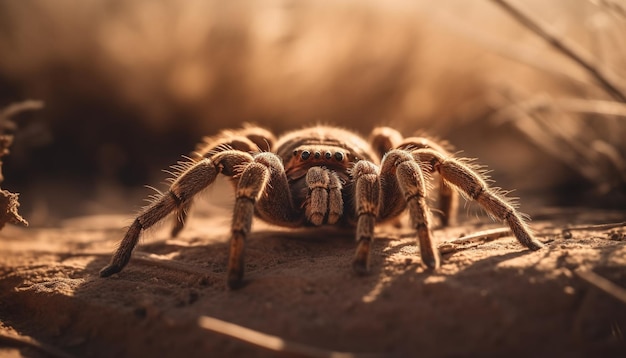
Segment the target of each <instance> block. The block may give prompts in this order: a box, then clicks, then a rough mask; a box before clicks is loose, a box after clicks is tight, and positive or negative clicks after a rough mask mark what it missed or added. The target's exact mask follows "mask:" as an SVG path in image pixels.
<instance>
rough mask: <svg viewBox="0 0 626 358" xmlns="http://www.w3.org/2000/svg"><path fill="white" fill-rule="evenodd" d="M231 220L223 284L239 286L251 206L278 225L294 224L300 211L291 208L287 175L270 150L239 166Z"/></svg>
mask: <svg viewBox="0 0 626 358" xmlns="http://www.w3.org/2000/svg"><path fill="white" fill-rule="evenodd" d="M235 198H236V199H235V208H234V211H233V220H232V223H231V240H230V254H229V259H228V278H227V284H228V286H229V287H230V288H231V289H236V288H238V287H240V286H241V283H242V279H243V274H244V248H245V241H246V239H247V237H248V234H249V233H250V229H251V226H252V219H253V217H254V214H255V209H256V212H257V213H258V215H259V216H260V217H261V218H262V219H265V220H266V221H268V222H270V223H274V224H278V225H282V226H296V225H298V224H299V223H300V222H301V220H302V219H301V214H300V212H299V211H297V210H294V209H295V208H294V205H293V201H292V198H291V192H290V190H289V185H288V183H287V176H286V174H285V169H284V167H283V165H282V162H281V160H280V158H279V157H278V156H276V155H275V154H272V153H260V154H257V155H255V156H254V161H253V162H251V163H249V164H247V165H246V166H245V168H244V169H243V171H242V173H241V176H240V177H239V182H238V184H237V189H236V191H235Z"/></svg>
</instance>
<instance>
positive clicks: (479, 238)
mask: <svg viewBox="0 0 626 358" xmlns="http://www.w3.org/2000/svg"><path fill="white" fill-rule="evenodd" d="M512 234H513V232H512V231H511V229H509V228H497V229H491V230H484V231H479V232H476V233H474V234H471V235H467V236H463V237H461V238H458V239H455V240H450V241H445V242H442V243H441V244H440V245H439V251H440V252H441V253H442V254H448V253H451V252H455V251H458V250H460V249H461V248H462V247H461V245H467V244H478V243H485V242H489V241H493V240H496V239H499V238H502V237H507V236H511V235H512Z"/></svg>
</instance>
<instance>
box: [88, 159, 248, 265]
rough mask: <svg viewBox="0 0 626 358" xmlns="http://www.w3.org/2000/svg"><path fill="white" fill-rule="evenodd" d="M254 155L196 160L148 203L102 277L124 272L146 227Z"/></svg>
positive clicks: (186, 203) (184, 205) (184, 203)
mask: <svg viewBox="0 0 626 358" xmlns="http://www.w3.org/2000/svg"><path fill="white" fill-rule="evenodd" d="M251 161H252V156H251V155H250V154H247V153H242V152H238V151H225V152H221V153H219V154H218V155H216V156H214V157H213V158H212V159H211V160H209V159H202V160H200V161H198V162H196V163H194V164H193V165H192V166H191V167H189V168H188V169H187V170H185V171H184V172H183V173H182V174H181V175H180V176H179V177H178V179H176V180H175V181H174V182H173V183H172V185H171V186H170V189H169V190H168V191H167V192H166V193H165V194H163V195H161V197H160V198H158V199H157V200H156V201H154V202H153V203H152V204H151V205H149V206H148V207H146V208H145V209H144V210H143V211H142V212H141V213H140V214H139V216H137V218H136V219H135V221H133V223H132V224H131V225H130V228H129V229H128V231H127V232H126V235H125V236H124V239H122V241H121V242H120V244H119V247H118V249H117V251H115V254H113V257H112V258H111V262H110V263H109V265H107V266H106V267H104V268H103V269H102V270H101V271H100V276H101V277H107V276H111V275H113V274H114V273H117V272H120V271H121V270H122V269H123V268H124V266H126V264H128V261H129V260H130V257H131V253H132V251H133V249H134V248H135V246H136V245H137V241H138V240H139V235H140V234H141V232H142V231H143V230H145V229H148V228H149V227H151V226H152V225H154V224H156V223H157V222H159V221H161V220H162V219H163V218H165V217H166V216H167V215H169V214H170V213H171V212H173V211H175V210H180V209H181V208H183V207H186V206H188V205H189V202H190V201H191V200H192V198H193V196H194V195H196V194H197V193H198V192H200V191H201V190H203V189H204V188H206V187H207V186H209V185H211V184H212V183H213V182H214V181H215V178H216V177H217V174H219V173H222V174H225V175H229V176H232V175H234V174H235V172H236V170H237V168H239V167H240V166H241V165H242V164H244V163H247V162H251Z"/></svg>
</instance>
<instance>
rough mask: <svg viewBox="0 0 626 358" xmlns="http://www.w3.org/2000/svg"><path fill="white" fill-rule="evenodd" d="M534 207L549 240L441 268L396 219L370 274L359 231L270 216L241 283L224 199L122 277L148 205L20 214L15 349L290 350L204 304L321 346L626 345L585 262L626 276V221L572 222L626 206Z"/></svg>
mask: <svg viewBox="0 0 626 358" xmlns="http://www.w3.org/2000/svg"><path fill="white" fill-rule="evenodd" d="M533 214H534V219H533V228H534V229H535V230H536V231H537V232H538V233H539V238H540V239H541V240H542V241H544V242H546V243H547V244H548V245H547V248H546V249H543V250H540V251H538V252H530V251H528V250H526V249H523V248H522V247H521V245H519V244H518V243H517V242H516V241H515V240H514V238H512V237H504V238H500V239H497V240H494V241H490V242H486V243H480V244H468V245H461V246H457V247H456V248H454V249H453V250H451V252H449V253H447V254H444V256H443V257H444V260H443V265H442V267H441V269H440V270H438V271H437V272H434V273H433V272H429V271H427V270H425V269H424V268H423V267H422V265H421V264H420V261H419V255H418V248H417V247H416V246H415V245H414V238H413V235H412V233H411V231H410V230H407V229H397V228H393V227H380V228H379V231H378V240H377V241H376V242H375V244H374V252H373V256H372V272H371V274H370V275H369V276H366V277H358V276H355V275H354V274H353V273H352V272H351V267H350V261H351V257H352V254H353V252H354V248H355V243H354V242H353V235H352V233H350V232H338V231H335V230H332V229H326V228H323V229H317V230H306V231H290V230H284V229H280V228H276V227H270V226H267V225H265V224H263V223H261V222H259V221H256V222H255V224H254V226H253V233H252V235H251V236H250V239H249V242H248V246H247V257H246V285H245V286H244V287H243V288H242V289H240V290H237V291H229V290H227V289H226V288H225V267H226V257H227V250H228V245H227V244H228V240H227V239H228V224H229V217H230V212H229V211H228V210H227V209H224V208H222V207H219V206H211V205H209V206H208V207H207V208H205V209H204V210H202V211H201V212H197V213H196V214H195V215H194V216H193V217H192V218H191V220H190V222H189V225H188V227H187V229H186V230H185V231H184V232H183V233H182V234H181V237H179V238H177V239H169V238H168V235H167V230H166V229H167V228H168V227H167V226H168V225H164V226H161V227H160V228H158V229H156V230H153V231H151V232H149V234H147V235H145V236H144V238H143V239H142V241H141V243H140V245H139V246H138V248H137V250H136V251H135V256H134V258H133V260H132V261H131V262H130V264H129V266H128V267H127V268H126V269H125V270H124V271H122V272H121V273H120V274H117V275H114V276H113V277H111V278H108V279H102V278H99V277H98V271H99V269H100V268H102V267H103V266H104V265H105V264H106V263H107V262H108V260H109V257H110V253H111V252H112V251H113V250H114V248H115V246H116V243H117V242H118V240H119V239H120V238H121V237H122V236H123V234H124V226H126V225H128V224H129V223H130V221H131V220H132V217H129V216H128V215H111V216H102V215H101V216H91V217H83V218H76V219H72V220H68V221H65V222H64V223H63V224H62V225H61V226H60V227H56V228H33V229H22V228H17V227H7V228H5V230H4V231H3V232H2V234H1V235H2V239H1V241H0V244H1V245H0V332H1V333H2V338H1V339H0V356H3V355H6V356H11V357H20V356H28V357H39V356H48V355H52V356H76V357H137V356H159V357H174V356H177V357H178V356H186V357H206V356H239V357H266V356H276V355H280V356H290V355H289V354H287V353H285V352H282V353H279V352H275V351H270V350H267V349H263V348H259V347H257V346H254V345H251V344H248V343H245V342H242V341H240V340H238V339H235V338H232V337H229V336H225V335H222V334H217V333H215V332H212V331H208V330H205V329H202V328H201V327H200V326H199V325H198V319H199V317H201V316H208V317H213V318H218V319H220V320H224V321H227V322H231V323H235V324H237V325H240V326H243V327H247V328H250V329H253V330H256V331H259V332H263V333H265V334H269V335H273V336H278V337H280V338H282V339H284V340H287V341H289V342H295V343H298V344H304V345H307V346H310V347H315V348H316V349H317V350H315V351H311V352H309V353H310V354H309V355H311V356H330V353H331V352H332V351H334V352H350V353H353V354H355V355H356V356H360V355H362V354H365V355H369V354H371V355H380V356H393V357H406V356H418V355H419V356H445V357H450V356H476V355H481V356H504V355H506V356H516V357H517V356H519V357H526V356H537V357H542V356H543V357H546V356H550V357H552V356H569V357H591V356H594V357H598V356H606V357H610V356H622V357H623V356H626V355H625V354H626V342H625V341H626V339H625V335H626V303H625V302H622V301H620V300H619V299H618V298H616V297H615V296H614V295H612V294H609V293H607V292H605V291H602V290H600V289H599V288H598V287H596V285H594V284H592V283H590V282H588V281H585V280H584V279H583V278H582V277H581V276H580V275H579V274H577V272H580V271H584V270H592V271H593V272H594V273H596V274H598V275H600V276H602V277H604V278H606V279H608V280H610V281H611V282H612V283H614V284H616V285H618V286H620V287H622V288H623V287H626V239H625V237H626V230H625V229H624V228H623V227H621V228H616V229H602V230H593V229H586V230H573V231H571V237H570V236H569V235H565V236H564V235H562V230H563V229H564V228H566V227H568V226H571V225H590V224H599V223H610V222H620V221H623V220H624V218H626V213H625V212H606V211H598V210H591V209H589V210H588V209H555V210H549V209H544V210H541V211H536V212H534V213H533ZM461 216H463V215H461ZM497 227H500V226H499V225H498V224H494V223H492V222H490V221H489V220H488V219H480V218H471V219H466V221H464V222H463V223H462V225H460V226H457V227H454V228H449V229H445V230H442V229H440V230H436V231H435V235H436V237H437V238H438V240H439V241H440V242H443V241H447V240H453V239H456V238H459V237H460V236H462V235H466V234H471V233H474V232H479V231H482V230H486V229H491V228H497ZM155 262H157V263H155ZM577 270H579V271H577ZM15 337H18V338H15ZM25 340H28V342H30V343H25ZM33 342H36V344H39V345H41V347H40V348H34V347H33V344H35V343H33ZM346 356H350V355H346Z"/></svg>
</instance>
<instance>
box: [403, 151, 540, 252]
mask: <svg viewBox="0 0 626 358" xmlns="http://www.w3.org/2000/svg"><path fill="white" fill-rule="evenodd" d="M412 154H413V157H414V158H415V160H417V161H418V162H420V163H422V165H423V166H424V167H428V168H429V169H431V170H435V171H437V172H439V174H440V175H441V177H442V178H443V179H444V180H446V181H448V182H450V183H451V184H452V185H454V186H455V187H456V188H458V189H459V190H461V191H463V193H464V194H465V195H466V196H467V197H468V198H471V199H473V200H475V201H476V202H478V204H480V205H481V206H482V207H483V208H484V209H485V210H486V211H487V212H488V213H489V214H490V215H491V216H493V217H495V218H497V219H500V220H502V221H505V222H506V223H507V224H508V225H509V227H510V228H511V231H512V232H513V234H514V235H515V237H516V238H517V240H518V241H519V242H520V243H521V244H522V245H524V246H526V247H527V248H529V249H531V250H539V249H540V248H542V247H543V246H544V245H543V243H541V242H540V241H539V240H537V239H536V238H535V237H534V236H533V234H532V232H531V231H530V229H529V227H528V226H527V225H526V222H525V220H524V218H523V216H522V215H521V214H520V213H519V212H518V211H517V210H516V208H515V206H514V205H512V204H511V203H510V202H509V201H508V200H506V199H505V198H504V197H502V196H500V195H498V191H497V190H494V189H493V188H490V187H489V186H488V185H487V183H486V181H485V179H484V178H483V177H482V176H481V175H480V174H479V173H477V172H476V171H475V170H473V169H471V168H470V167H469V166H467V165H465V164H463V163H462V162H461V161H459V160H457V159H454V158H450V157H447V156H445V155H443V154H442V153H440V152H438V151H435V150H432V149H419V150H416V151H414V152H412Z"/></svg>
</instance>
